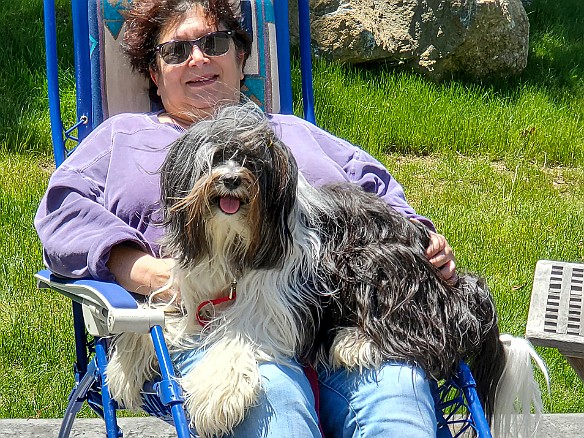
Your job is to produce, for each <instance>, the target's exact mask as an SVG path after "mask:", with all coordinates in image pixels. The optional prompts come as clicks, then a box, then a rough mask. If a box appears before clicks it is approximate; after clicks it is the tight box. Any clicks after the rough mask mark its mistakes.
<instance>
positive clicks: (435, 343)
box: [107, 104, 541, 436]
mask: <svg viewBox="0 0 584 438" xmlns="http://www.w3.org/2000/svg"><path fill="white" fill-rule="evenodd" d="M161 188H162V201H161V203H162V209H163V212H164V221H165V223H164V225H165V227H166V235H165V238H164V242H163V243H164V247H165V248H166V251H167V253H168V255H170V256H172V257H174V258H175V259H176V261H177V265H176V268H175V271H174V283H173V287H174V288H175V289H176V290H180V294H181V308H180V311H179V312H178V314H174V315H172V314H171V315H169V318H168V320H167V324H166V334H167V343H168V344H169V347H170V348H171V350H181V349H192V348H195V349H196V348H206V349H207V353H206V354H205V356H204V359H203V360H202V361H201V362H200V363H199V364H197V365H196V366H195V367H194V368H193V369H192V370H191V371H190V372H189V373H188V374H187V375H185V376H182V378H181V384H182V386H183V389H184V391H185V393H186V397H187V402H186V406H187V409H188V412H189V414H190V418H191V422H192V424H193V426H194V427H195V428H196V429H197V432H198V433H199V434H200V435H201V436H214V435H218V436H220V435H223V434H227V433H229V432H231V431H232V430H233V428H234V427H235V426H236V425H237V424H239V423H240V422H241V421H242V420H243V418H244V417H245V413H246V410H247V409H248V408H249V407H251V406H253V405H254V404H255V403H256V402H257V400H258V396H259V394H260V391H261V384H260V377H259V371H258V364H259V363H260V362H262V361H276V362H282V363H288V361H289V360H290V359H291V358H293V357H301V358H302V359H304V360H305V361H307V362H309V363H312V364H322V365H325V366H329V367H332V368H338V367H347V368H352V369H355V368H358V369H362V368H375V367H378V366H380V365H381V363H382V362H383V361H386V360H400V361H405V362H409V363H414V364H417V365H419V366H421V367H422V368H423V369H424V370H425V371H426V373H427V375H428V376H431V377H432V378H435V379H443V378H445V377H447V376H449V375H451V374H452V372H453V370H454V369H455V367H456V364H457V363H458V362H459V361H460V360H466V361H467V362H470V364H471V366H472V370H473V373H474V377H475V379H476V380H477V383H478V389H479V394H480V397H481V399H482V401H483V404H484V406H485V408H486V411H487V415H488V416H489V417H492V418H494V420H495V428H499V429H501V428H504V429H509V430H506V432H511V430H510V429H511V426H510V425H509V418H510V417H509V416H508V415H507V414H506V413H505V412H504V411H501V410H500V408H499V407H498V406H499V405H502V406H504V405H507V406H509V405H510V406H513V403H514V402H515V400H516V396H517V394H516V393H515V391H514V390H511V389H510V388H511V385H510V383H509V382H511V381H515V384H516V383H517V382H521V383H522V384H524V387H523V388H522V389H518V390H517V392H519V393H520V394H519V395H520V397H521V399H522V400H523V401H522V403H523V408H524V412H527V413H529V411H530V407H531V404H532V403H533V404H534V405H535V407H536V410H537V409H539V408H540V406H541V401H540V399H539V390H538V388H537V385H536V384H535V383H534V381H533V375H532V370H531V365H530V361H529V359H528V360H525V357H526V355H527V357H529V355H530V354H531V355H535V353H534V352H533V350H532V349H531V348H530V347H529V346H528V345H526V343H525V342H524V341H520V340H517V339H516V338H511V337H506V338H505V337H500V336H499V331H498V325H497V317H496V312H495V307H494V304H493V300H492V297H491V295H490V294H489V292H488V290H487V288H486V286H485V284H484V282H483V281H482V280H481V279H479V278H477V277H474V276H470V275H464V276H461V278H460V280H459V281H458V282H457V284H456V285H451V284H449V283H448V282H445V281H444V280H442V279H441V277H440V276H439V274H438V272H437V270H436V268H435V267H434V266H433V265H432V264H431V263H430V262H428V260H427V258H426V256H425V254H424V249H425V248H426V247H427V245H428V242H429V240H428V239H429V236H428V231H427V230H426V229H425V228H424V227H423V226H422V225H420V224H418V223H414V222H412V221H409V220H407V219H406V218H404V217H403V216H401V215H400V214H399V213H396V212H395V211H393V210H392V209H390V208H389V207H387V205H386V204H384V203H383V202H382V201H381V200H379V199H378V198H377V196H375V195H371V194H367V193H365V192H363V191H362V190H361V189H360V188H358V187H356V186H354V185H352V184H349V183H342V184H337V185H333V186H329V187H323V188H320V189H315V188H312V187H311V186H309V185H308V184H307V183H306V181H305V180H304V179H303V177H302V176H301V175H299V173H298V169H297V165H296V162H295V160H294V158H293V157H292V155H291V153H290V151H289V150H288V149H287V148H286V146H285V145H283V144H282V142H281V141H280V140H278V138H277V137H276V135H275V134H274V132H273V131H272V129H271V127H270V125H269V121H268V119H267V118H266V116H265V115H263V114H262V113H261V111H260V110H259V109H257V107H255V106H253V105H252V104H245V105H242V106H240V105H234V106H229V107H225V108H224V109H222V110H221V111H220V112H219V113H218V114H217V116H216V117H215V118H213V119H211V120H206V121H202V122H200V123H197V124H196V125H194V126H193V127H192V128H191V129H190V130H189V131H188V132H187V133H186V134H185V135H184V136H183V137H182V138H180V139H179V140H177V141H176V142H175V143H174V144H173V145H172V146H171V149H170V151H169V154H168V157H167V159H166V161H165V163H164V165H163V168H162V169H161ZM235 283H236V287H235V289H236V290H235V293H236V297H235V299H233V300H228V301H227V302H222V303H221V304H217V305H215V306H213V305H212V304H209V305H205V304H203V303H205V302H207V301H209V300H216V299H220V298H223V297H226V296H227V295H228V294H230V293H232V292H233V290H232V289H233V287H232V284H235ZM200 313H204V315H200ZM203 319H204V320H207V321H208V322H203V323H200V322H198V320H203ZM503 341H504V342H503ZM506 344H509V345H506ZM509 352H512V353H513V354H521V355H522V360H523V362H522V364H523V365H521V366H519V365H517V364H519V363H520V362H521V361H520V360H516V359H510V357H511V356H509V354H510V353H509ZM235 363H237V367H234V366H233V364H235ZM144 364H146V365H144ZM107 375H108V383H109V388H110V391H111V393H112V396H113V397H114V398H115V399H116V400H118V401H120V402H122V403H123V404H124V405H125V406H127V407H129V408H139V406H140V404H141V402H140V389H141V386H142V384H143V382H144V381H146V380H148V379H151V378H152V377H154V376H155V375H156V359H155V356H154V352H153V349H152V347H151V345H150V342H149V339H148V338H147V337H145V336H142V335H133V334H124V335H121V336H119V337H118V338H116V339H115V340H114V342H113V349H112V357H111V360H110V364H109V365H108V369H107ZM498 388H499V389H498ZM501 388H503V389H501ZM504 390H507V391H511V392H512V393H511V394H503V395H501V392H502V391H504ZM502 398H504V399H506V403H504V401H505V400H502ZM527 417H529V415H527ZM498 419H502V420H500V421H499V420H498ZM501 425H503V426H501Z"/></svg>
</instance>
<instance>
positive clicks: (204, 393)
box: [181, 342, 261, 437]
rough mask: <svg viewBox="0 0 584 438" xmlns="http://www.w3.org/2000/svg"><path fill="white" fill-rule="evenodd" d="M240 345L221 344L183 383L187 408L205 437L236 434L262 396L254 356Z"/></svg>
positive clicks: (201, 434) (200, 433)
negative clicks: (236, 429)
mask: <svg viewBox="0 0 584 438" xmlns="http://www.w3.org/2000/svg"><path fill="white" fill-rule="evenodd" d="M246 347H247V346H244V345H241V344H239V343H236V342H231V343H228V345H225V343H220V344H218V345H216V346H214V347H213V348H211V349H210V350H209V351H208V352H207V354H206V356H205V358H204V359H203V360H202V361H201V363H199V364H198V365H197V366H196V367H194V368H193V369H192V370H191V371H190V372H189V373H188V374H187V375H186V376H185V377H184V378H183V379H181V385H182V387H183V389H184V391H185V395H186V408H187V410H188V412H189V414H190V417H191V423H192V425H193V426H194V428H195V429H196V431H197V433H198V434H199V435H200V436H201V437H212V436H222V435H227V434H231V433H233V429H234V428H235V427H236V426H237V425H238V424H239V423H241V422H242V421H243V419H244V417H245V414H246V411H247V409H248V408H250V407H251V406H253V405H255V404H256V403H257V400H258V395H259V393H260V387H261V384H260V381H261V380H260V374H259V368H258V364H257V362H256V359H255V357H254V355H253V352H252V351H251V349H250V348H246Z"/></svg>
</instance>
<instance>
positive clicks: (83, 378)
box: [36, 0, 491, 438]
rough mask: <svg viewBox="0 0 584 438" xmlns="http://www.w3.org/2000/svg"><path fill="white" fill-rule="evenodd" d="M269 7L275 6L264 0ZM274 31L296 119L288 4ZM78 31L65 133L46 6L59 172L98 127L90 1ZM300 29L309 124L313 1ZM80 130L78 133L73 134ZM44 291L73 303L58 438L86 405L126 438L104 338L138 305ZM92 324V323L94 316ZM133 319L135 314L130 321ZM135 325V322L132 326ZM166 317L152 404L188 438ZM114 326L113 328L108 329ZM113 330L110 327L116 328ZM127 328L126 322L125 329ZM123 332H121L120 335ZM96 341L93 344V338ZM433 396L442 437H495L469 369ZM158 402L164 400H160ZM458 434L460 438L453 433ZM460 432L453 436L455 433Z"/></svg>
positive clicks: (73, 291) (72, 291) (110, 286)
mask: <svg viewBox="0 0 584 438" xmlns="http://www.w3.org/2000/svg"><path fill="white" fill-rule="evenodd" d="M263 1H266V2H268V1H271V0H263ZM272 1H273V6H274V21H275V27H276V38H277V52H278V59H277V62H278V71H279V75H278V78H279V92H280V96H279V98H280V113H283V114H293V99H292V79H291V62H290V37H289V27H288V19H289V15H288V12H289V11H288V1H287V0H272ZM71 11H72V18H73V33H74V51H75V53H74V63H75V84H76V108H77V119H76V122H75V123H74V124H73V126H71V127H69V128H67V129H65V128H64V126H63V122H62V116H61V104H60V97H59V79H58V65H57V29H56V19H55V1H54V0H44V23H45V48H46V67H47V81H48V94H49V113H50V121H51V135H52V142H53V153H54V158H55V164H56V166H57V167H58V166H59V165H60V164H61V163H62V162H63V161H64V160H65V159H66V157H67V156H68V154H69V153H70V152H71V150H73V149H74V147H73V148H68V147H67V146H68V142H72V143H74V144H75V143H78V142H80V141H81V140H83V139H84V138H85V137H86V136H87V135H88V134H89V133H90V132H91V130H92V129H93V128H94V127H95V124H96V120H94V116H93V104H94V102H93V96H92V88H91V87H92V86H91V83H90V82H91V81H89V80H88V79H87V78H90V77H91V64H90V59H89V50H88V47H89V44H88V42H89V41H90V37H89V24H88V22H89V20H88V16H89V14H88V0H71ZM298 12H299V25H300V26H299V30H300V67H301V83H302V102H303V112H304V118H305V119H306V120H308V121H310V122H312V123H316V117H315V111H314V94H313V87H312V65H311V55H312V50H311V41H310V19H309V2H308V0H298ZM75 132H76V135H75V134H74V133H75ZM36 279H37V284H38V286H39V287H40V288H49V289H53V290H56V291H58V292H60V293H62V294H64V295H66V296H68V297H69V298H71V300H72V306H73V321H74V336H75V344H76V363H75V367H74V372H75V381H76V383H75V387H74V388H73V390H72V392H71V394H70V396H69V403H68V406H67V409H66V411H65V414H64V418H63V422H62V425H61V430H60V432H59V437H60V438H66V437H68V436H69V434H70V432H71V428H72V426H73V422H74V420H75V418H76V415H77V413H78V412H79V410H80V409H81V407H82V405H83V403H85V402H87V403H88V404H89V406H90V407H91V409H92V410H94V411H95V412H96V413H97V414H98V415H100V416H101V417H102V418H103V419H104V421H105V425H106V433H107V437H108V438H117V437H121V436H123V434H122V431H121V430H120V428H119V427H118V425H117V419H116V410H117V409H118V406H117V404H116V402H115V400H112V399H111V397H110V396H109V392H108V390H107V385H106V380H105V367H106V365H107V355H106V352H107V348H108V341H107V338H104V337H102V336H101V335H102V332H104V331H105V330H107V331H108V332H109V333H117V331H116V330H118V329H119V327H117V328H116V327H115V324H116V323H115V321H122V322H123V321H124V320H125V318H128V315H134V312H142V310H139V309H138V305H137V302H136V299H135V298H134V297H133V296H132V295H131V294H130V293H129V292H127V291H126V290H125V289H123V288H121V287H120V286H119V285H116V284H114V283H105V282H100V281H95V280H90V279H81V280H72V279H63V278H60V277H57V276H55V275H53V274H52V273H51V272H50V271H47V270H43V271H40V272H39V273H37V274H36ZM84 307H85V308H86V309H87V308H89V309H94V311H95V313H96V314H98V316H97V317H96V318H97V319H96V320H94V321H92V322H89V324H88V321H87V317H88V314H87V313H85V315H84V310H83V309H84ZM91 318H93V317H91ZM130 318H133V316H130ZM132 321H134V320H132ZM163 321H164V315H163V314H162V315H161V314H152V315H150V317H149V318H147V320H146V321H145V322H143V323H142V324H143V327H142V330H144V331H145V332H146V331H148V332H150V334H151V337H152V341H153V344H154V348H155V350H156V353H157V356H158V360H159V363H160V368H161V375H162V378H161V380H160V381H158V382H154V383H153V385H152V386H153V392H154V393H155V394H156V397H155V398H152V399H150V400H147V402H146V403H153V406H155V408H154V409H153V410H156V409H166V410H167V411H168V412H170V415H168V416H167V417H166V418H165V419H166V420H167V421H169V422H172V423H174V425H175V427H176V429H177V434H178V437H179V438H186V437H189V436H190V432H189V429H188V422H187V419H186V415H185V412H184V409H183V402H184V399H183V397H182V395H181V389H180V387H179V386H178V385H177V384H176V381H175V380H174V378H173V377H174V372H173V367H172V363H171V361H170V357H169V354H168V349H167V348H166V345H165V342H164V336H163V331H162V325H163ZM109 323H111V324H113V325H114V327H111V326H108V324H109ZM111 324H110V325H111ZM122 325H123V323H122ZM112 329H113V331H112ZM118 332H119V331H118ZM88 334H91V335H92V336H93V339H90V338H91V336H90V337H88ZM433 386H434V387H433V392H434V394H435V405H436V419H437V423H438V436H439V437H441V438H447V437H453V436H455V437H457V436H461V435H463V434H464V433H466V432H467V431H469V430H473V431H474V433H475V434H476V435H477V436H478V437H480V438H490V437H491V433H490V429H489V426H488V424H487V421H486V418H485V414H484V411H483V409H482V406H481V404H480V401H479V400H478V396H477V392H476V384H475V382H474V379H473V377H472V374H471V372H470V369H469V368H468V366H467V365H466V364H465V363H461V364H460V366H459V367H458V371H457V372H456V373H455V375H454V376H453V377H452V379H450V380H449V381H447V382H441V384H440V385H438V384H437V383H434V384H433ZM156 400H159V401H158V402H157V401H156ZM452 429H454V432H453V430H452ZM453 433H454V435H453Z"/></svg>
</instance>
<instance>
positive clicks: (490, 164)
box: [0, 0, 584, 417]
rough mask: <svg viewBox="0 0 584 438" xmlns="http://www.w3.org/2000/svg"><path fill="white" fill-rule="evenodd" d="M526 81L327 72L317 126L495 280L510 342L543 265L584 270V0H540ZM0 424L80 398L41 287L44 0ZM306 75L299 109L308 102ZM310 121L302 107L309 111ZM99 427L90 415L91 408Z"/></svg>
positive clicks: (25, 58)
mask: <svg viewBox="0 0 584 438" xmlns="http://www.w3.org/2000/svg"><path fill="white" fill-rule="evenodd" d="M66 4H67V2H65V0H59V1H58V2H57V11H58V12H57V17H58V18H57V21H58V26H59V34H60V36H61V38H60V44H59V56H60V58H59V63H60V66H61V76H60V79H61V90H62V93H61V94H62V97H63V100H64V104H63V108H64V115H65V118H66V120H67V123H69V122H71V120H72V118H73V109H72V108H73V104H74V93H73V88H72V69H73V61H72V55H71V53H72V42H71V38H70V37H69V36H67V31H68V30H69V29H70V19H69V17H68V13H67V6H66ZM530 9H531V10H530V13H529V17H530V22H531V48H530V58H529V63H528V67H527V69H526V71H525V72H524V74H523V75H521V77H519V78H514V79H512V80H508V81H499V82H493V83H470V82H465V81H461V80H452V81H447V82H444V83H441V84H435V83H431V82H428V81H427V80H425V79H423V78H421V77H419V76H417V75H415V74H411V73H408V72H401V73H398V72H395V71H393V70H392V69H391V68H389V67H387V66H366V67H348V66H340V65H336V64H327V63H325V62H316V63H315V73H314V79H315V81H314V82H315V95H316V113H317V121H318V122H319V124H320V125H321V126H323V127H324V128H325V129H327V130H330V131H331V132H333V133H335V134H337V135H339V136H341V137H343V138H346V139H348V140H349V141H352V142H354V143H356V144H359V145H361V146H363V147H364V148H366V149H368V150H369V151H371V152H372V153H373V154H374V155H375V156H377V157H378V158H379V159H380V160H382V161H383V162H384V163H386V165H387V166H388V168H389V169H390V171H391V172H392V174H393V175H394V176H395V178H396V179H397V180H398V181H400V182H401V183H402V184H403V185H404V187H405V190H406V193H407V195H408V199H409V201H410V203H411V204H412V205H413V206H414V207H415V208H416V210H417V211H419V212H420V213H421V214H424V215H426V216H428V217H430V218H432V219H433V221H434V222H435V224H436V225H437V227H438V229H439V230H440V231H441V232H442V233H443V234H445V235H446V236H447V237H448V240H449V242H450V243H451V244H452V246H453V247H454V249H455V252H456V256H457V260H458V265H459V266H460V267H461V268H463V269H467V270H470V271H474V272H477V273H480V274H482V275H484V276H485V277H486V278H487V280H488V282H489V285H490V286H491V288H492V290H493V293H494V294H495V297H496V301H497V307H498V310H499V314H500V320H501V326H502V329H503V330H504V331H507V332H511V333H513V334H516V335H521V334H522V333H523V332H524V330H525V322H526V319H527V309H528V304H529V297H530V293H531V282H532V276H533V269H534V267H535V263H536V261H537V260H538V259H544V258H549V259H558V260H570V261H583V260H584V237H583V235H582V232H581V230H582V229H584V227H583V225H584V214H583V213H584V212H583V210H584V193H583V192H584V169H583V167H582V163H583V162H584V161H583V160H584V156H583V155H584V25H583V22H584V2H582V1H581V0H565V1H564V2H562V7H558V6H557V3H556V2H555V1H553V0H540V1H537V0H536V1H534V4H533V6H532V7H531V8H530ZM0 25H1V27H2V29H3V32H4V34H3V38H2V39H0V53H2V56H1V57H0V84H2V86H0V98H1V99H2V102H3V105H1V106H0V152H1V153H2V158H0V218H1V221H0V251H1V254H2V255H3V257H2V263H1V265H0V266H1V274H2V276H1V277H0V375H2V379H0V417H58V416H61V415H62V413H63V410H64V407H65V403H66V399H67V395H68V392H69V389H70V388H71V386H72V385H73V377H72V372H71V368H72V361H73V347H72V345H73V342H72V332H71V317H70V303H69V302H68V301H67V300H66V299H64V298H62V297H60V296H58V295H57V294H56V293H54V292H48V291H39V290H37V289H36V288H35V285H34V280H33V278H32V275H33V274H34V272H36V271H37V270H38V269H40V268H41V267H42V255H41V248H40V244H39V242H38V239H37V237H36V234H35V232H34V229H33V225H32V220H33V217H34V213H35V210H36V207H37V205H38V201H39V199H40V197H41V196H42V193H43V192H44V190H45V187H46V184H47V180H48V177H49V174H50V171H51V157H50V152H49V151H50V129H49V121H48V111H47V98H46V85H45V73H44V47H43V36H42V7H41V2H40V0H21V1H18V2H10V4H7V5H4V6H3V7H2V8H1V10H0ZM298 87H299V80H298V77H297V76H295V96H296V98H298V96H299V89H298ZM297 109H298V110H299V109H300V107H298V108H297ZM539 351H540V352H541V354H542V355H543V357H544V358H545V360H546V362H547V364H548V366H549V368H550V374H551V378H552V399H551V400H550V401H548V402H547V403H546V407H547V409H548V410H550V411H552V412H584V397H582V394H584V387H583V384H582V382H581V381H580V380H579V379H578V378H577V377H576V375H575V373H574V372H573V371H572V369H571V368H570V367H569V365H568V364H567V362H566V361H565V359H564V358H562V357H561V356H560V355H559V354H558V353H557V352H555V351H554V350H551V349H539ZM83 415H89V414H88V412H87V411H86V410H85V411H83Z"/></svg>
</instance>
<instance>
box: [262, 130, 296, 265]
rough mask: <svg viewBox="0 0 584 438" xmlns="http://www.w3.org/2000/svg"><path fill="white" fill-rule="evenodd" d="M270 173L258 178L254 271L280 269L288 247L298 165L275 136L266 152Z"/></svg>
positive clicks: (266, 172)
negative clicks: (259, 216)
mask: <svg viewBox="0 0 584 438" xmlns="http://www.w3.org/2000/svg"><path fill="white" fill-rule="evenodd" d="M267 154H268V155H269V159H268V160H267V161H268V162H269V163H270V164H269V166H270V167H271V169H270V170H269V171H265V172H262V176H261V178H260V185H261V196H262V210H263V212H262V216H263V220H262V221H261V225H260V230H259V233H260V235H259V236H258V238H259V240H258V242H259V243H258V246H257V251H256V254H255V257H254V263H253V264H254V267H255V268H271V267H276V266H280V265H281V264H282V263H283V262H284V260H285V258H286V257H287V256H288V254H289V251H290V246H291V244H292V231H291V229H290V220H293V219H292V214H293V211H294V207H295V205H296V188H297V186H298V165H297V164H296V160H295V159H294V157H293V156H292V153H291V152H290V150H289V149H288V147H286V145H284V144H283V143H282V142H281V141H280V140H278V139H277V138H276V137H275V136H274V138H273V139H272V141H271V144H270V146H269V147H268V148H267Z"/></svg>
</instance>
